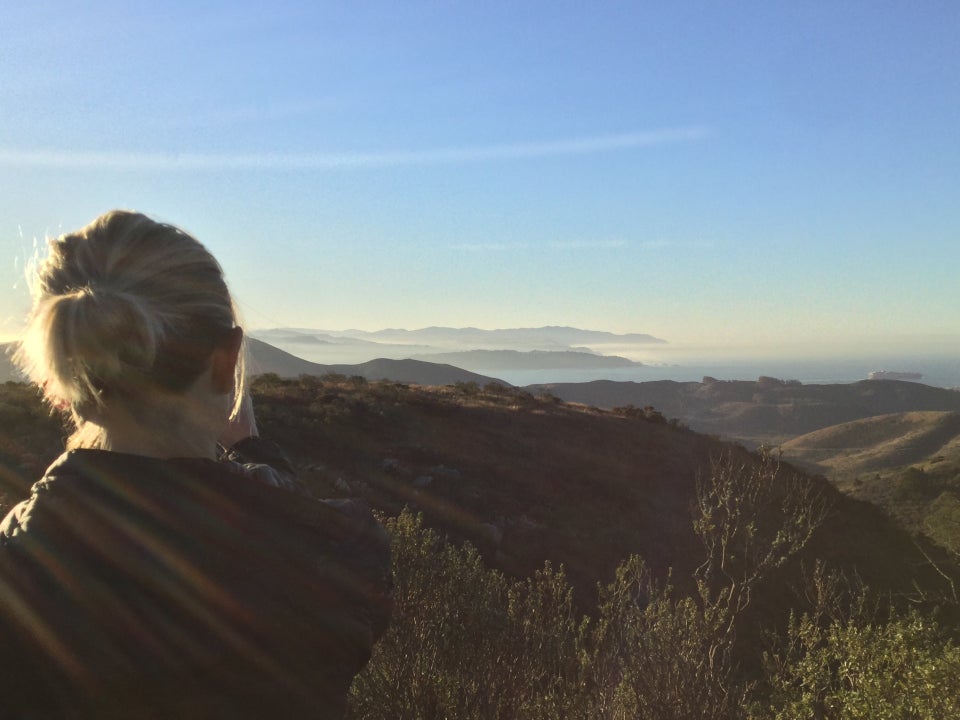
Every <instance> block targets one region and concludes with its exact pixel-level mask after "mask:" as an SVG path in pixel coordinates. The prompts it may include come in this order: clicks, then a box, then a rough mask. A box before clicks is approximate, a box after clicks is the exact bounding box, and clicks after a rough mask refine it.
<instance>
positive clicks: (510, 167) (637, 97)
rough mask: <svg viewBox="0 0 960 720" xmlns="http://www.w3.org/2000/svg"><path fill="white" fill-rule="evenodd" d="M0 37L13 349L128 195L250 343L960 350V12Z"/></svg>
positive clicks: (3, 267)
mask: <svg viewBox="0 0 960 720" xmlns="http://www.w3.org/2000/svg"><path fill="white" fill-rule="evenodd" d="M0 37H2V38H3V40H2V42H0V283H2V284H3V287H4V290H3V292H2V293H0V335H5V336H9V335H11V334H13V333H15V332H16V331H17V330H18V329H19V328H20V327H21V323H22V318H23V316H24V314H25V312H26V311H27V309H28V308H29V302H30V301H29V295H28V291H27V285H26V282H25V281H24V269H25V266H26V265H28V264H29V262H30V260H31V258H33V257H34V256H35V255H36V253H37V251H38V248H39V249H41V250H42V248H43V247H44V246H45V239H46V238H48V237H55V236H56V235H58V234H60V233H63V232H67V231H70V230H74V229H76V228H78V227H80V226H82V225H84V224H86V223H87V222H88V221H90V220H91V219H93V218H94V217H95V216H96V215H98V214H100V213H101V212H104V211H106V210H109V209H111V208H115V207H125V208H134V209H137V210H140V211H143V212H147V213H148V214H151V215H152V216H154V217H156V218H158V219H161V220H164V221H167V222H171V223H174V224H176V225H178V226H180V227H183V228H184V229H186V230H188V231H189V232H191V233H192V234H194V235H195V236H196V237H197V238H198V239H199V240H200V241H201V242H203V243H204V244H205V245H207V247H209V248H210V249H211V251H212V252H213V253H214V254H215V255H216V257H217V258H218V259H219V260H220V261H221V263H222V264H223V266H224V268H225V271H226V274H227V278H228V281H229V283H230V285H231V288H232V289H233V292H234V294H235V295H236V297H237V300H238V302H239V304H240V308H241V311H242V313H243V316H244V322H245V324H246V325H247V326H248V327H250V328H268V327H282V326H292V327H310V328H321V329H331V330H337V329H347V328H362V329H368V330H375V329H379V328H386V327H405V328H417V327H424V326H430V325H446V326H454V327H463V326H475V327H482V328H488V329H492V328H503V327H537V326H542V325H571V326H577V327H586V328H592V329H599V330H608V331H612V332H638V333H650V334H652V335H655V336H657V337H660V338H663V339H665V340H667V341H668V343H670V346H671V347H674V348H691V349H697V350H698V351H702V352H726V353H732V354H736V353H740V354H754V355H758V354H764V353H767V354H782V355H787V354H803V353H807V354H810V353H813V354H830V353H835V354H843V353H856V352H868V351H871V352H872V351H874V350H877V351H880V350H885V351H889V350H892V349H896V348H911V349H914V350H922V351H924V352H931V353H940V354H947V355H949V354H954V355H957V354H960V327H958V310H960V290H958V287H957V286H958V281H960V277H958V269H960V44H958V42H957V38H958V37H960V4H957V3H956V2H953V1H952V0H950V1H948V2H933V1H929V2H928V1H924V0H920V1H918V2H883V1H880V0H874V1H872V2H843V1H842V0H831V1H830V2H817V1H809V2H800V3H798V2H770V1H767V2H755V3H754V2H733V3H710V2H702V3H688V2H682V1H681V2H675V3H645V2H596V3H584V2H563V1H562V0H555V1H553V2H534V1H531V2H519V3H518V2H495V1H485V2H404V3H396V2H377V1H371V2H356V3H327V2H317V1H313V2H303V3H294V2H283V1H282V0H281V1H280V2H273V3H270V4H267V3H250V2H245V1H244V0H232V1H231V2H196V1H195V0H193V1H191V2H182V1H180V0H172V1H170V2H165V3H153V2H149V3H147V2H135V1H131V0H123V2H104V1H99V2H98V1H97V0H90V1H88V2H49V1H46V0H34V1H33V2H30V3H4V4H3V6H2V8H0Z"/></svg>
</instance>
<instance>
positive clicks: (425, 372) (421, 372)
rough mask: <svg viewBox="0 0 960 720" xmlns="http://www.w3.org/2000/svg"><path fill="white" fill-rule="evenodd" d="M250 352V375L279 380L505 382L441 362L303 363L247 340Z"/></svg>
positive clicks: (434, 382)
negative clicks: (340, 378) (330, 377)
mask: <svg viewBox="0 0 960 720" xmlns="http://www.w3.org/2000/svg"><path fill="white" fill-rule="evenodd" d="M247 347H248V353H249V367H248V373H249V374H250V375H263V374H266V373H273V374H274V375H278V376H280V377H286V378H293V377H299V376H300V375H317V376H320V375H327V374H330V373H336V374H339V375H347V376H359V377H363V378H365V379H367V380H392V381H394V382H408V383H415V384H417V385H452V384H454V383H458V382H474V383H478V384H480V385H485V384H487V383H490V382H499V383H502V384H506V383H503V381H502V380H497V379H496V378H492V377H487V376H486V375H478V374H477V373H473V372H470V371H469V370H461V369H460V368H456V367H452V366H450V365H444V364H442V363H431V362H422V361H419V360H387V359H383V358H381V359H378V360H371V361H369V362H365V363H360V364H358V365H321V364H320V363H314V362H310V361H308V360H302V359H300V358H298V357H296V356H295V355H291V354H290V353H288V352H285V351H283V350H281V349H279V348H276V347H273V346H272V345H270V344H268V343H265V342H263V341H262V340H257V339H256V338H252V337H248V338H247Z"/></svg>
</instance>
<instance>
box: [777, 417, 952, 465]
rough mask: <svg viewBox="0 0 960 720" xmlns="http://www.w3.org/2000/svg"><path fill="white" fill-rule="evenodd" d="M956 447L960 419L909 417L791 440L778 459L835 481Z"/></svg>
mask: <svg viewBox="0 0 960 720" xmlns="http://www.w3.org/2000/svg"><path fill="white" fill-rule="evenodd" d="M958 446H960V413H955V412H909V413H896V414H890V415H879V416H877V417H872V418H866V419H863V420H857V421H854V422H850V423H843V424H841V425H835V426H832V427H828V428H824V429H822V430H817V431H815V432H812V433H808V434H806V435H801V436H800V437H798V438H794V439H793V440H790V441H789V442H787V443H784V445H783V453H784V457H786V458H788V459H789V460H791V461H795V462H797V463H800V464H802V465H804V466H806V467H810V468H811V469H814V470H816V471H818V472H822V473H824V474H826V475H828V476H829V477H831V478H832V479H835V480H838V481H840V480H848V479H852V478H853V477H855V476H856V475H859V474H862V473H870V472H877V471H882V470H890V469H893V468H898V467H901V466H904V465H911V464H915V463H922V462H924V461H926V460H928V459H930V458H931V457H934V456H940V455H943V454H944V452H947V453H948V454H950V453H952V452H953V451H954V449H955V448H957V447H958Z"/></svg>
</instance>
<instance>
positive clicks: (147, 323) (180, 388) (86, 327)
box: [0, 211, 390, 718]
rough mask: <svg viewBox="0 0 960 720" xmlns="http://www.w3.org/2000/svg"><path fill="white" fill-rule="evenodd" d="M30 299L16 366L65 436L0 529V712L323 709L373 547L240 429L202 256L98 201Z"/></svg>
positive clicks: (316, 713)
mask: <svg viewBox="0 0 960 720" xmlns="http://www.w3.org/2000/svg"><path fill="white" fill-rule="evenodd" d="M34 295H35V298H34V307H33V310H32V313H31V315H30V318H29V323H28V328H27V331H26V334H25V336H24V340H23V342H22V343H21V345H20V348H19V350H18V353H17V355H16V357H15V360H16V361H17V362H18V364H19V365H20V367H21V368H22V369H23V370H24V371H25V372H26V373H27V375H28V376H29V378H30V380H31V381H33V382H35V383H36V384H37V385H38V386H39V387H40V388H41V389H42V392H43V394H44V397H45V398H46V400H47V401H48V402H49V403H50V404H51V405H52V406H53V407H55V408H57V409H60V410H62V411H64V412H65V413H66V415H67V416H68V418H69V419H70V421H71V422H72V424H73V426H74V428H75V431H74V433H73V435H72V436H71V437H70V439H69V440H68V443H67V452H66V453H65V454H64V455H62V456H61V457H60V458H59V459H58V460H57V461H56V462H54V464H53V465H51V466H50V468H49V469H48V470H47V473H46V474H45V476H44V478H43V479H41V480H40V481H39V482H38V483H36V484H35V485H34V487H33V489H32V493H31V496H30V498H29V499H27V500H24V501H23V502H21V503H20V504H19V505H17V506H16V507H14V508H13V509H12V510H11V511H10V513H9V514H8V516H7V517H6V519H5V520H4V521H3V523H2V525H0V612H2V616H0V661H2V666H0V685H2V687H0V690H2V692H0V717H24V718H34V717H43V718H47V717H50V718H60V717H63V718H68V717H69V718H73V717H77V718H104V717H131V718H144V717H155V718H161V717H163V718H191V717H196V718H221V717H222V718H238V717H243V718H245V717H251V718H252V717H263V718H282V717H298V718H299V717H322V718H327V717H330V718H336V717H341V716H342V714H343V709H344V702H345V697H346V693H347V690H348V688H349V684H350V681H351V680H352V678H353V676H354V675H355V674H356V673H357V672H358V671H359V670H360V668H362V667H363V665H364V663H365V662H366V660H367V659H368V657H369V653H370V649H371V646H372V644H373V643H374V642H375V640H376V638H377V637H379V635H380V634H381V633H382V632H383V630H384V629H385V626H386V622H387V618H388V615H389V598H390V557H389V547H388V545H387V540H386V535H385V533H384V532H383V530H382V528H381V527H380V526H379V525H378V524H377V523H376V521H375V520H374V519H373V518H372V516H371V515H370V514H369V512H368V511H365V510H363V509H362V508H360V507H358V506H357V505H355V504H353V503H349V502H340V503H336V502H332V501H331V502H322V501H317V500H313V499H311V498H309V497H308V496H306V494H305V493H304V491H303V490H302V488H301V487H300V486H299V484H298V483H297V481H296V479H295V477H294V475H293V471H292V468H291V466H290V464H289V463H288V462H287V461H286V460H285V458H284V457H283V455H282V453H280V451H279V450H278V449H277V448H276V446H274V445H272V444H269V443H267V442H265V441H262V440H260V439H259V438H257V427H256V422H255V420H254V415H253V409H252V405H251V403H250V401H249V397H248V396H247V394H246V393H245V385H244V383H245V379H244V371H243V362H242V344H243V332H242V330H241V329H240V328H239V327H237V324H236V315H235V312H234V308H233V303H232V301H231V298H230V295H229V292H228V290H227V287H226V285H225V283H224V280H223V273H222V271H221V268H220V266H219V265H218V264H217V262H216V260H214V258H213V257H212V256H211V255H210V253H209V252H208V251H207V250H206V249H205V248H204V247H203V246H202V245H201V244H200V243H199V242H197V241H196V240H195V239H194V238H192V237H191V236H190V235H188V234H186V233H184V232H183V231H181V230H178V229H177V228H175V227H172V226H170V225H165V224H162V223H158V222H155V221H153V220H151V219H149V218H148V217H146V216H144V215H141V214H137V213H132V212H122V211H115V212H110V213H107V214H105V215H103V216H101V217H99V218H97V219H96V220H94V221H93V222H92V223H91V224H90V225H88V226H87V227H85V228H83V229H81V230H79V231H78V232H75V233H70V234H67V235H64V236H62V237H61V238H59V239H58V240H56V241H54V242H52V243H51V246H50V254H49V257H48V258H47V259H46V261H45V262H44V263H43V264H42V265H41V267H40V268H39V272H38V277H37V281H36V287H35V292H34Z"/></svg>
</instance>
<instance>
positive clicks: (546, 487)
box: [0, 376, 960, 720]
mask: <svg viewBox="0 0 960 720" xmlns="http://www.w3.org/2000/svg"><path fill="white" fill-rule="evenodd" d="M2 390H3V398H4V404H3V405H0V409H3V410H4V411H6V412H8V413H9V418H8V417H7V416H4V418H3V420H4V422H3V425H2V427H4V428H5V431H6V437H5V445H4V446H3V451H4V453H5V454H4V456H3V467H4V468H5V472H4V475H3V477H2V480H3V484H4V489H5V490H6V491H7V498H8V501H9V500H10V499H15V498H16V497H17V496H18V495H20V494H22V493H23V492H24V491H25V488H26V487H27V486H28V485H29V483H30V482H32V481H33V480H35V479H36V477H38V475H39V472H40V469H41V468H42V466H43V465H44V464H45V463H46V462H47V461H49V460H50V459H52V457H53V456H54V455H55V454H56V453H57V452H58V449H57V447H58V445H59V443H60V440H61V438H62V435H63V432H62V430H61V429H60V428H59V427H57V423H56V421H55V419H53V418H51V417H50V416H49V414H48V413H47V412H46V411H45V410H44V409H43V408H42V407H41V406H40V404H39V401H38V399H37V397H36V393H35V392H34V391H31V390H29V389H28V388H26V387H25V386H23V385H16V384H8V385H6V386H4V387H3V388H2ZM253 391H254V397H255V402H256V405H257V408H258V417H259V420H260V425H261V430H262V431H263V433H264V434H265V435H267V436H269V437H273V438H275V439H278V440H279V441H280V442H281V443H282V444H283V446H284V447H285V448H286V449H287V450H288V452H289V453H290V454H291V456H292V458H293V459H294V461H295V463H296V465H297V466H298V468H299V470H300V473H301V476H302V477H303V479H304V480H305V482H306V483H307V484H308V486H309V487H310V488H311V490H312V491H313V492H314V493H315V494H316V495H318V496H338V495H360V496H362V497H364V498H366V499H367V500H368V501H369V502H370V503H371V505H373V506H374V507H375V508H376V509H378V511H379V512H381V513H382V514H383V516H384V517H385V518H386V519H387V520H388V525H389V528H390V530H391V533H392V536H393V538H394V543H395V545H394V547H395V553H396V560H397V567H396V570H397V576H398V600H397V602H398V610H397V616H396V622H395V624H394V627H393V628H392V629H391V631H390V633H389V634H388V636H387V637H386V638H385V639H384V641H383V644H382V645H381V646H380V647H379V648H378V650H377V652H376V654H375V656H374V658H373V660H372V662H371V664H370V666H369V668H368V670H367V671H366V672H365V673H364V674H363V675H362V676H361V677H360V678H359V679H358V681H357V683H356V685H355V688H354V696H355V697H354V716H355V717H356V718H365V719H367V718H369V719H371V720H372V718H388V717H390V718H414V717H416V718H442V717H457V718H461V717H462V718H471V717H475V718H481V717H482V718H487V717H490V718H497V717H501V718H509V717H524V718H561V717H564V718H566V717H583V718H587V717H623V718H627V717H631V718H632V717H657V718H670V717H676V718H687V717H703V718H708V717H709V718H721V717H739V716H743V715H744V714H745V712H746V710H745V708H750V712H751V713H752V716H753V717H783V718H787V717H797V718H800V717H808V716H809V715H810V709H811V708H813V707H825V708H834V710H833V711H830V712H828V713H826V715H825V716H827V717H841V716H844V717H846V716H848V717H882V715H879V714H876V713H872V711H871V710H870V708H872V707H873V708H875V707H879V706H883V704H884V703H891V702H893V703H900V705H901V706H902V707H903V708H906V709H907V710H909V709H910V708H915V709H917V712H919V713H921V714H919V715H916V716H918V717H928V716H932V715H930V713H939V714H940V715H941V716H944V717H947V716H949V715H950V713H952V712H955V710H956V708H955V707H953V706H952V705H950V704H949V703H950V702H953V700H951V698H953V699H955V698H956V697H958V696H960V687H958V685H960V683H958V677H960V674H958V668H960V658H958V655H957V652H956V650H955V648H954V646H953V645H952V644H951V643H950V637H951V634H952V633H955V632H956V630H957V627H958V619H957V618H958V605H957V602H956V597H955V596H954V595H953V594H952V593H953V584H955V583H956V582H957V581H958V580H960V570H958V568H956V567H955V565H954V564H953V563H952V561H951V558H950V555H949V553H947V552H945V551H942V550H940V549H939V548H937V547H936V546H933V545H930V544H928V543H925V542H924V541H923V540H915V539H914V538H911V537H910V536H909V535H908V534H907V533H906V532H905V531H903V530H902V529H900V528H898V527H897V526H896V525H895V524H894V523H893V522H892V521H891V520H890V519H889V518H888V517H887V516H885V515H884V514H883V513H882V512H881V511H880V510H878V509H877V508H876V507H874V506H872V505H870V504H867V503H864V502H860V501H857V500H854V499H851V498H848V497H846V496H844V495H843V494H841V493H839V492H838V491H837V490H836V489H835V488H834V487H833V486H832V485H830V484H829V483H827V482H826V481H824V480H822V479H817V478H813V477H810V476H806V475H803V474H802V473H797V472H795V471H793V470H792V469H791V468H790V467H787V466H785V465H782V464H778V463H777V461H776V458H775V457H769V456H768V457H766V458H764V457H761V456H757V455H753V454H750V453H748V452H747V451H746V450H744V449H743V448H742V447H740V446H737V445H731V444H726V443H722V442H720V441H718V440H715V439H712V438H710V437H707V436H704V435H700V434H697V433H695V432H692V431H691V430H688V429H686V428H684V427H682V426H681V425H680V424H678V423H675V422H673V423H672V422H669V421H667V420H666V418H665V417H664V416H663V415H662V414H660V413H659V412H657V411H654V410H651V409H647V410H637V409H633V408H625V409H622V410H620V411H617V412H613V411H605V410H598V409H595V408H589V407H585V406H577V405H568V404H566V403H563V402H560V401H558V400H557V399H556V398H554V397H552V396H549V395H544V396H542V397H535V396H534V395H532V394H530V393H527V392H525V391H522V390H517V389H515V388H509V387H506V386H503V385H500V384H496V383H491V384H487V385H485V386H481V385H478V384H475V383H460V384H457V385H453V386H448V387H436V388H423V387H416V386H407V385H403V384H398V383H390V382H378V383H370V382H368V381H366V380H365V379H363V378H361V377H352V378H348V377H344V376H330V377H326V378H316V377H303V378H299V379H295V380H283V379H280V378H278V377H276V376H265V377H260V378H258V379H257V380H256V381H255V382H254V385H253ZM404 508H407V511H406V512H404ZM545 563H549V564H545ZM932 563H936V566H934V565H933V564H932ZM561 568H562V569H561ZM598 585H599V586H601V587H602V588H603V589H602V590H601V591H600V592H599V593H598ZM907 608H911V609H910V610H908V609H907ZM851 662H853V663H854V665H853V666H851V665H850V663H851ZM897 663H901V665H897ZM903 663H909V666H910V667H913V668H916V673H919V675H915V676H902V677H901V676H897V677H895V678H894V679H895V682H893V681H890V679H889V678H888V676H889V675H891V673H894V674H895V672H894V668H895V667H901V666H904V667H905V665H902V664H903ZM843 668H849V670H842V669H843ZM844 673H846V674H844ZM851 673H853V675H851ZM921 676H922V677H923V678H926V680H924V681H923V682H920V681H919V680H917V681H916V682H914V680H912V679H911V678H913V677H917V678H919V677H921ZM871 703H873V705H871ZM877 703H879V705H877ZM894 706H895V705H890V707H894ZM836 708H841V709H843V708H848V709H849V708H860V711H861V714H860V715H855V714H850V713H849V712H848V714H847V715H842V714H840V710H836ZM863 708H866V709H865V710H864V709H863ZM907 710H904V711H903V712H907ZM831 712H832V713H833V714H831ZM903 712H900V713H899V714H894V715H889V717H901V716H909V715H904V714H903ZM871 713H872V714H871Z"/></svg>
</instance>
